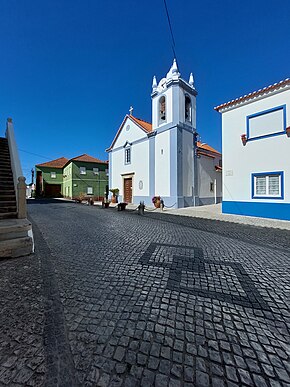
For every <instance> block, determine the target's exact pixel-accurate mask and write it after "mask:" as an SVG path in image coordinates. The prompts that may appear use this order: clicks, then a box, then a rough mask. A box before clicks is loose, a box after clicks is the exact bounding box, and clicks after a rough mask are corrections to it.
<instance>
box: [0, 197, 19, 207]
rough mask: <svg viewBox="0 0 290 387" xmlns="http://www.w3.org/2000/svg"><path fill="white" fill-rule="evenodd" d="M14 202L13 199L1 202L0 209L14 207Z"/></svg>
mask: <svg viewBox="0 0 290 387" xmlns="http://www.w3.org/2000/svg"><path fill="white" fill-rule="evenodd" d="M15 203H16V200H15V199H14V200H13V199H11V198H10V199H8V200H1V201H0V207H6V206H7V207H9V206H15Z"/></svg>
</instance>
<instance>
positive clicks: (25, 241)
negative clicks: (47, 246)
mask: <svg viewBox="0 0 290 387" xmlns="http://www.w3.org/2000/svg"><path fill="white" fill-rule="evenodd" d="M32 249H33V242H32V238H31V237H28V236H27V237H23V238H15V239H10V240H6V241H0V257H1V258H16V257H20V256H23V255H29V254H31V253H32Z"/></svg>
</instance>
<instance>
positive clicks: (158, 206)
mask: <svg viewBox="0 0 290 387" xmlns="http://www.w3.org/2000/svg"><path fill="white" fill-rule="evenodd" d="M160 203H161V202H160V200H156V202H155V203H154V207H155V208H160Z"/></svg>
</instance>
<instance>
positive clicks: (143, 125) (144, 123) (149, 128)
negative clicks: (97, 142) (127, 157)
mask: <svg viewBox="0 0 290 387" xmlns="http://www.w3.org/2000/svg"><path fill="white" fill-rule="evenodd" d="M127 118H130V119H131V120H132V121H134V122H135V124H137V125H138V126H139V127H140V128H141V129H143V130H144V131H145V132H146V133H150V132H152V124H150V123H149V122H147V121H144V120H141V119H140V118H136V117H134V116H132V115H129V114H126V115H125V118H124V119H123V122H122V124H121V125H120V127H119V129H118V132H117V133H116V136H115V138H114V140H113V142H112V144H111V146H110V147H109V148H108V149H106V151H107V152H108V151H110V150H111V149H112V148H113V146H114V145H115V142H116V141H117V138H118V137H119V134H120V133H121V130H122V129H123V126H124V124H125V121H126V119H127Z"/></svg>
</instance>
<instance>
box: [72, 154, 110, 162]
mask: <svg viewBox="0 0 290 387" xmlns="http://www.w3.org/2000/svg"><path fill="white" fill-rule="evenodd" d="M68 161H82V162H84V163H102V164H107V163H108V162H107V161H102V160H100V159H97V158H96V157H92V156H90V155H87V154H86V153H84V154H83V155H80V156H77V157H73V158H72V159H70V160H68Z"/></svg>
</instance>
